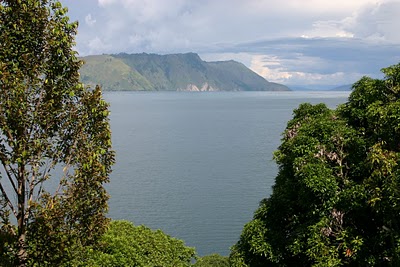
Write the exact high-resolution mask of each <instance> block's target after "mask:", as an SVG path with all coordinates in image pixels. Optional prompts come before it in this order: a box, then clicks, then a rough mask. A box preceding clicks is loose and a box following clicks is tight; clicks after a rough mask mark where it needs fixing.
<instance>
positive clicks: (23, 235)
mask: <svg viewBox="0 0 400 267" xmlns="http://www.w3.org/2000/svg"><path fill="white" fill-rule="evenodd" d="M66 14H67V9H66V8H64V7H62V5H61V4H60V2H58V1H53V0H23V1H22V0H12V1H11V0H0V193H1V194H0V262H1V263H2V265H4V266H7V265H10V266H27V265H31V266H39V265H40V266H60V265H62V264H63V263H65V262H68V260H69V259H71V258H74V257H77V256H78V255H77V253H78V252H79V251H80V250H79V249H78V248H80V247H84V246H90V245H93V244H95V243H96V242H97V240H98V238H99V237H100V236H102V234H103V233H104V231H105V229H106V226H107V223H108V219H107V218H106V217H105V212H106V210H107V199H108V195H107V193H106V191H105V189H104V188H103V184H104V183H105V182H107V181H108V176H109V173H110V171H111V165H112V164H113V162H114V153H113V151H112V149H111V137H110V129H109V121H108V113H109V112H108V104H107V103H106V102H104V100H103V99H102V95H101V90H100V88H99V87H96V88H95V89H94V90H90V89H88V88H85V87H84V86H83V85H82V84H81V83H80V82H79V73H78V70H79V68H80V66H81V65H82V62H81V61H80V60H79V59H78V58H77V53H76V52H75V51H74V50H73V46H74V44H75V43H74V38H75V35H76V31H77V26H78V24H77V23H75V22H74V23H70V22H69V18H68V17H67V15H66Z"/></svg>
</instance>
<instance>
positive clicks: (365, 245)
mask: <svg viewBox="0 0 400 267" xmlns="http://www.w3.org/2000/svg"><path fill="white" fill-rule="evenodd" d="M66 12H67V10H66V9H65V8H63V7H62V6H61V4H60V3H59V2H58V1H53V0H36V1H35V0H25V1H21V0H13V1H11V0H0V40H1V46H0V110H1V112H0V131H1V134H0V136H1V137H0V164H1V165H2V170H3V171H2V173H1V175H2V177H1V180H0V193H1V199H0V263H1V265H2V266H21V267H25V266H191V265H192V262H193V261H194V259H195V251H194V249H193V248H189V247H186V246H185V245H184V244H183V242H182V241H180V240H177V239H174V238H171V237H169V236H167V235H165V234H164V233H162V232H161V231H152V230H150V229H149V228H147V227H145V226H134V225H133V224H131V223H129V222H126V221H115V222H111V223H110V222H109V220H108V219H107V218H106V217H105V214H106V211H107V199H108V196H107V194H106V192H105V190H104V187H103V184H104V183H105V182H107V181H108V175H109V173H110V171H111V165H112V164H113V162H114V152H113V151H112V149H111V141H110V140H111V138H110V130H109V123H108V105H107V103H105V102H104V101H103V100H102V96H101V91H100V88H99V87H96V89H94V90H89V89H88V88H85V87H84V86H83V85H82V84H81V83H80V82H79V74H78V70H79V67H80V66H81V62H80V61H79V60H78V59H77V58H76V53H75V52H74V51H73V50H72V47H73V45H74V36H75V34H76V28H77V24H76V23H69V20H68V17H67V16H66ZM383 73H384V74H385V75H386V76H385V78H384V79H383V80H378V79H371V78H368V77H364V78H362V79H361V80H360V81H358V82H357V83H355V84H354V85H353V92H352V94H351V96H350V98H349V101H348V102H347V103H346V104H344V105H342V106H340V107H338V108H337V109H336V110H330V109H328V108H327V107H326V106H325V105H324V104H319V105H310V104H302V105H301V106H300V107H299V108H298V109H296V110H295V111H294V117H293V119H292V120H291V121H289V122H288V125H287V128H286V130H285V133H284V137H283V139H282V144H281V145H280V147H279V150H278V151H277V152H276V154H275V158H276V161H277V163H278V164H279V167H280V168H279V173H278V176H277V177H276V181H275V186H274V188H273V193H272V195H271V196H270V197H269V198H267V199H264V200H263V201H262V202H261V204H260V207H259V209H258V210H257V211H256V212H255V215H254V219H253V220H252V221H251V222H249V223H248V224H246V225H245V227H244V229H243V232H242V235H241V237H240V240H239V242H238V243H237V244H236V245H235V246H234V247H233V248H232V253H231V255H230V258H229V259H227V258H226V257H222V256H219V255H209V256H205V257H203V258H200V259H198V260H197V262H196V263H194V266H203V267H204V266H229V265H230V266H256V267H257V266H400V259H399V256H398V255H399V253H400V229H399V225H400V221H399V220H400V205H399V204H400V187H399V183H400V168H399V163H400V143H399V140H400V135H399V133H400V101H399V96H400V64H398V65H395V66H391V67H388V68H385V69H383ZM58 170H59V171H60V172H59V174H60V175H59V177H58V179H55V172H57V171H58ZM47 182H53V185H54V184H57V186H55V187H54V188H53V187H52V186H51V185H50V186H49V187H47V186H45V184H47ZM52 188H53V189H52ZM51 190H53V191H52V192H53V193H51V192H50V191H51Z"/></svg>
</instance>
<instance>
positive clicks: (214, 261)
mask: <svg viewBox="0 0 400 267" xmlns="http://www.w3.org/2000/svg"><path fill="white" fill-rule="evenodd" d="M229 266H230V265H229V258H228V257H224V256H221V255H219V254H211V255H207V256H204V257H201V258H199V259H198V260H197V261H196V263H195V264H194V265H193V267H229Z"/></svg>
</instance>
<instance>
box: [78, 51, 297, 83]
mask: <svg viewBox="0 0 400 267" xmlns="http://www.w3.org/2000/svg"><path fill="white" fill-rule="evenodd" d="M82 60H83V61H84V62H85V64H84V65H83V66H82V67H81V69H80V77H81V81H82V82H83V83H85V84H87V85H95V84H99V85H101V86H102V88H103V90H105V91H288V90H290V89H289V88H288V87H286V86H285V85H282V84H277V83H272V82H268V81H267V80H265V79H264V78H263V77H261V76H260V75H258V74H256V73H255V72H253V71H252V70H250V69H249V68H247V67H246V66H245V65H243V64H242V63H239V62H236V61H233V60H229V61H216V62H205V61H203V60H202V59H201V58H200V57H199V55H197V54H195V53H186V54H169V55H157V54H146V53H142V54H125V53H121V54H114V55H93V56H86V57H82Z"/></svg>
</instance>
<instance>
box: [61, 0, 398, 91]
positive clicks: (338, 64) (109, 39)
mask: <svg viewBox="0 0 400 267" xmlns="http://www.w3.org/2000/svg"><path fill="white" fill-rule="evenodd" d="M61 1H63V2H71V6H72V7H76V9H77V11H75V12H77V14H80V16H81V17H80V18H78V19H79V20H81V21H84V22H86V23H82V24H81V25H80V28H79V34H78V39H77V40H78V46H77V49H78V50H79V51H80V52H81V53H82V55H87V54H100V53H119V52H127V53H141V52H147V53H163V54H166V53H182V52H197V53H199V54H200V55H201V56H202V57H203V58H204V59H205V60H207V61H214V60H228V59H235V60H237V61H240V62H242V63H244V64H245V65H246V66H248V67H251V68H253V69H254V70H255V71H257V72H258V73H260V74H261V75H263V76H264V77H266V78H267V79H268V80H270V81H277V82H284V83H289V84H294V83H299V84H307V83H317V82H318V83H333V84H340V83H347V82H348V81H349V83H351V82H354V81H355V80H354V79H356V78H357V77H358V76H360V75H369V74H371V73H372V74H376V73H377V72H378V73H379V69H380V68H382V67H385V66H388V64H393V63H397V62H396V60H400V51H399V50H400V31H398V29H397V28H398V25H400V16H399V15H398V14H400V0H336V1H332V0H285V1H284V3H283V2H282V1H276V0H246V1H244V0H218V1H215V0H201V1H198V0H168V1H165V0H85V1H82V2H80V4H79V5H78V4H76V2H75V1H73V0H61ZM89 3H91V4H89ZM90 5H91V6H90ZM67 6H69V5H67ZM70 12H74V10H72V9H70ZM300 36H302V37H304V38H299V37H300ZM305 38H308V39H305ZM335 79H336V82H333V81H334V80H335ZM350 80H351V81H350Z"/></svg>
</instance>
